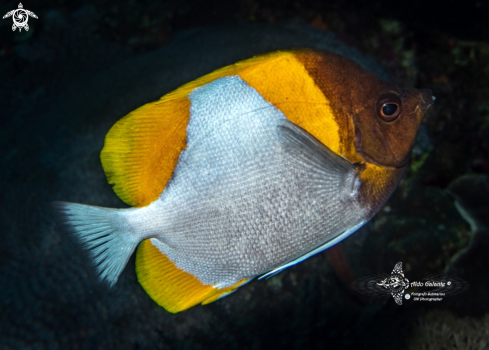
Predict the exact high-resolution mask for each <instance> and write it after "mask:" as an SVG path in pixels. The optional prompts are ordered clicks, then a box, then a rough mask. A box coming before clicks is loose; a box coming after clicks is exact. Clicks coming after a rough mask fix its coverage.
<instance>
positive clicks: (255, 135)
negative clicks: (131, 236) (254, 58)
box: [152, 77, 364, 287]
mask: <svg viewBox="0 0 489 350" xmlns="http://www.w3.org/2000/svg"><path fill="white" fill-rule="evenodd" d="M209 90H210V91H209ZM209 93H211V94H212V96H213V97H214V98H213V99H212V100H211V101H210V102H209V101H208V100H207V99H206V96H207V95H208V94H209ZM190 100H191V102H192V107H191V117H190V122H189V125H188V140H187V144H188V147H187V149H186V150H184V151H183V152H182V155H181V159H180V160H179V163H178V165H177V167H176V168H175V173H174V175H173V177H172V179H171V180H170V182H169V184H168V186H167V188H166V190H165V191H164V192H163V193H162V195H161V197H160V199H159V200H158V202H157V203H155V205H158V206H159V209H158V212H161V213H165V214H163V215H162V218H161V224H158V225H157V226H158V228H159V229H158V231H159V232H162V233H164V234H161V235H160V236H158V237H156V238H154V239H152V242H153V244H154V245H155V246H157V247H158V249H160V250H161V252H162V253H163V254H165V255H167V256H168V257H169V258H170V260H172V261H174V262H175V264H176V265H177V266H178V267H180V268H181V269H183V270H185V271H187V272H189V273H191V274H192V275H194V276H197V277H198V278H199V280H200V281H201V282H202V283H203V284H208V285H215V284H219V286H223V287H224V286H230V285H233V284H235V283H236V282H238V280H239V279H242V278H243V277H244V278H250V277H253V276H256V275H257V274H261V273H264V272H266V271H268V270H270V269H272V268H273V267H276V266H277V265H280V264H283V263H286V262H288V261H289V260H290V258H291V257H294V258H295V257H298V256H299V255H301V254H302V253H303V252H304V251H308V250H311V249H313V248H315V247H317V246H318V245H320V243H322V242H323V241H325V240H326V239H327V238H328V237H329V236H334V235H337V234H339V233H341V232H342V231H344V230H345V225H346V226H348V227H349V226H350V225H351V226H354V225H356V224H358V223H359V222H361V221H362V220H364V217H363V214H362V213H363V211H362V210H361V208H360V207H359V205H358V203H357V202H356V200H355V198H354V197H353V196H352V194H349V193H344V194H342V193H341V191H340V185H341V178H339V177H338V179H336V180H337V181H334V180H335V179H333V178H332V177H330V178H326V179H323V178H321V174H318V171H317V169H315V168H314V167H312V166H311V165H310V164H309V165H308V164H297V163H295V162H294V161H293V160H292V159H291V158H290V156H289V155H288V154H287V153H286V152H284V151H283V150H282V149H281V147H277V145H278V144H280V142H279V141H278V137H279V136H278V135H277V133H276V132H275V129H276V127H277V123H278V121H280V120H284V119H285V116H283V114H282V113H281V112H280V111H278V110H277V109H275V107H273V106H272V105H271V104H270V103H268V102H266V101H265V100H264V99H263V98H262V97H261V96H260V95H259V94H258V93H257V92H256V91H254V89H253V88H251V87H249V86H248V85H247V84H246V83H245V82H243V81H242V80H241V79H239V78H238V77H229V78H221V79H219V80H216V81H215V82H213V83H210V84H208V85H206V86H204V87H201V88H199V89H196V90H195V92H193V93H192V94H191V96H190ZM208 103H211V105H210V106H209V105H208ZM194 130H200V131H201V132H202V131H203V133H204V134H205V135H206V137H205V138H199V137H196V140H194V139H193V138H194V135H199V136H200V135H201V134H202V133H195V132H194ZM257 145H259V146H260V147H258V146H257ZM209 159H219V160H220V161H219V162H217V163H210V162H209ZM323 175H324V173H323ZM318 184H320V185H321V186H320V187H319V188H320V191H316V190H314V188H315V185H318ZM336 199H338V201H336ZM167 208H168V209H167ZM265 208H267V210H265ZM166 213H168V214H166ZM319 232H320V233H321V234H320V235H318V233H319ZM279 242H287V244H285V245H280V244H278V243H279ZM237 276H239V277H238V278H237Z"/></svg>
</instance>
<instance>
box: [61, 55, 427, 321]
mask: <svg viewBox="0 0 489 350" xmlns="http://www.w3.org/2000/svg"><path fill="white" fill-rule="evenodd" d="M433 100H434V97H433V96H432V93H431V91H430V90H416V89H403V88H401V87H399V86H397V85H395V84H393V83H391V82H388V81H386V80H383V79H380V78H379V77H377V76H376V75H374V74H372V73H370V72H369V71H367V70H365V69H363V68H362V67H361V66H360V65H358V64H357V63H355V62H354V61H352V60H350V59H348V58H345V57H342V56H339V55H336V54H333V53H328V52H322V51H315V50H296V51H279V52H273V53H269V54H264V55H260V56H257V57H254V58H251V59H248V60H245V61H241V62H238V63H236V64H233V65H230V66H227V67H224V68H222V69H219V70H217V71H214V72H212V73H210V74H208V75H205V76H203V77H201V78H199V79H197V80H195V81H192V82H190V83H188V84H186V85H183V86H182V87H180V88H178V89H177V90H175V91H173V92H171V93H169V94H167V95H165V96H163V97H162V98H161V99H160V100H158V101H155V102H151V103H148V104H145V105H143V106H142V107H140V108H138V109H136V110H134V111H132V112H131V113H129V114H128V115H126V116H125V117H123V118H122V119H120V120H119V121H118V122H116V123H115V125H114V126H113V127H112V128H111V129H110V131H109V132H108V134H107V136H106V138H105V144H104V147H103V149H102V151H101V155H100V158H101V161H102V165H103V168H104V171H105V174H106V176H107V179H108V182H109V183H110V184H112V185H113V189H114V191H115V193H116V194H117V195H118V196H119V197H120V198H121V199H122V200H123V201H124V202H125V203H127V204H129V205H130V206H132V208H127V209H110V208H102V207H96V206H89V205H84V204H75V203H67V202H55V206H56V208H57V212H58V214H59V217H60V222H61V224H62V226H64V227H65V228H66V229H67V230H68V231H70V232H71V233H72V234H73V235H74V236H75V237H76V238H77V240H78V241H79V242H80V243H81V244H82V245H83V246H84V248H85V249H86V250H87V252H88V254H89V256H90V257H91V260H92V261H93V263H94V265H95V269H96V272H97V275H98V277H99V279H100V281H102V282H105V283H107V284H108V285H109V286H112V285H114V284H115V283H116V282H117V279H118V277H119V275H120V274H121V272H122V270H123V269H124V267H125V265H126V264H127V261H128V259H129V257H130V256H131V255H132V253H133V252H134V251H135V250H136V249H137V251H136V273H137V278H138V281H139V283H140V284H141V286H142V287H143V288H144V290H145V291H146V292H147V294H148V295H149V296H150V297H151V298H152V299H153V300H154V301H155V302H156V303H158V304H159V305H160V306H162V307H164V308H165V309H166V310H167V311H169V312H172V313H177V312H180V311H183V310H186V309H188V308H190V307H192V306H195V305H197V304H208V303H211V302H213V301H215V300H217V299H219V298H221V297H223V296H226V295H228V294H230V293H231V292H233V291H234V290H236V289H237V288H238V287H240V286H243V285H244V284H246V283H247V282H249V281H251V280H252V279H254V278H256V277H259V276H261V277H265V276H270V275H273V274H275V273H278V272H280V271H282V270H283V269H285V268H287V267H289V266H292V265H294V264H297V263H299V262H301V261H303V260H304V259H307V258H308V257H310V256H312V255H314V254H316V253H318V252H321V251H323V250H325V249H327V248H328V247H331V246H333V245H335V244H336V243H338V242H340V241H341V240H343V239H345V238H346V237H348V236H349V235H350V234H352V233H353V232H355V231H356V230H358V229H359V228H360V227H361V226H362V225H364V224H365V223H366V222H367V221H368V220H369V219H371V218H372V216H373V215H374V214H375V213H376V212H377V211H378V210H379V209H380V208H381V207H382V205H383V204H384V203H385V202H386V200H387V199H388V198H389V196H390V195H391V194H392V192H393V190H394V189H395V188H396V186H397V184H398V182H399V180H400V178H401V176H402V174H403V172H404V171H405V169H406V167H407V164H408V160H409V156H410V152H411V149H412V147H413V144H414V142H415V139H416V135H417V132H418V129H419V127H420V124H421V121H422V118H423V115H424V114H425V112H426V111H427V110H428V109H429V107H430V106H431V105H432V103H433Z"/></svg>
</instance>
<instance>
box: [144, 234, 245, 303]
mask: <svg viewBox="0 0 489 350" xmlns="http://www.w3.org/2000/svg"><path fill="white" fill-rule="evenodd" d="M136 273H137V276H138V281H139V283H140V284H141V286H142V287H143V288H144V290H145V291H146V293H148V295H149V296H150V297H151V298H152V299H153V300H154V301H155V302H156V303H157V304H158V305H160V306H162V307H163V308H165V309H166V310H167V311H169V312H171V313H177V312H180V311H184V310H186V309H188V308H190V307H192V306H195V305H197V304H200V303H202V304H209V303H211V302H213V301H216V300H217V299H219V298H221V297H223V296H226V295H228V294H230V293H232V292H233V291H234V290H235V289H236V288H238V287H239V286H241V285H243V284H244V283H245V282H247V281H248V279H243V280H241V281H239V282H238V283H236V284H234V285H232V286H229V287H225V288H221V289H219V288H216V287H214V286H210V285H204V284H202V283H201V282H200V281H199V280H198V278H197V277H195V276H193V275H191V274H189V273H188V272H185V271H183V270H181V269H179V268H178V267H177V266H175V264H174V263H173V262H172V261H171V260H170V259H168V257H166V256H165V255H164V254H162V253H161V252H160V250H159V249H158V248H156V247H155V246H154V245H153V243H152V242H151V239H146V240H144V241H142V242H141V244H140V245H139V248H138V251H137V254H136Z"/></svg>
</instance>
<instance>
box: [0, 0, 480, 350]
mask: <svg viewBox="0 0 489 350" xmlns="http://www.w3.org/2000/svg"><path fill="white" fill-rule="evenodd" d="M17 5H18V3H17V2H13V1H2V2H0V14H2V15H3V14H4V13H6V12H8V11H10V10H12V9H15V8H17ZM23 5H24V8H26V9H29V10H31V11H33V12H35V13H36V14H37V15H38V17H39V19H33V18H31V19H30V20H29V25H30V27H31V29H30V30H29V31H28V32H25V31H22V32H21V33H19V32H18V31H16V32H12V30H11V25H12V21H11V19H4V20H1V21H0V107H1V108H0V122H1V123H0V188H1V192H0V193H1V195H0V349H112V348H114V349H262V348H267V349H278V348H281V349H289V348H290V349H326V348H327V349H329V348H334V349H343V348H344V349H358V348H361V349H364V348H365V349H441V348H445V349H468V348H470V349H484V348H487V347H489V331H488V330H489V316H488V313H489V301H488V300H487V298H486V295H487V290H488V287H489V273H488V266H489V254H488V253H487V252H488V251H489V249H488V248H489V229H488V227H489V222H488V221H489V220H488V218H489V200H488V196H489V178H488V176H489V79H488V77H489V43H488V38H489V24H488V23H489V21H487V15H488V14H489V10H488V9H489V4H487V3H485V2H482V1H472V2H469V1H467V2H459V1H457V2H456V1H446V2H445V3H444V4H443V5H442V4H441V3H436V5H435V4H433V5H430V4H427V3H426V2H423V1H409V2H407V1H404V2H392V1H374V2H361V3H354V2H344V1H328V2H321V1H312V0H311V1H280V2H273V1H236V2H233V3H232V4H231V2H224V1H205V2H204V1H196V0H195V1H192V0H182V1H167V2H148V1H145V2H135V1H124V2H114V1H112V2H109V1H98V2H95V1H91V2H83V1H69V2H68V1H42V0H37V1H35V0H32V1H29V2H23ZM297 47H314V48H322V49H329V50H333V51H335V52H339V53H341V54H344V55H347V56H349V57H352V58H354V59H355V60H357V61H358V62H359V63H361V64H362V65H364V66H365V67H367V68H369V69H371V70H373V71H375V72H377V73H378V74H380V75H389V76H390V77H391V78H392V79H393V80H395V81H397V82H399V83H400V84H402V85H404V86H415V87H419V88H430V89H432V90H433V92H434V95H435V96H437V101H436V104H435V105H434V107H433V108H432V110H431V111H430V112H429V113H428V115H427V116H426V117H425V121H424V124H423V127H422V130H421V133H420V137H419V138H418V142H417V144H416V147H415V149H414V150H413V157H412V162H411V165H410V168H409V170H408V172H407V173H406V175H405V177H404V179H403V181H402V182H401V184H400V186H399V188H398V190H397V191H396V192H395V194H394V195H393V197H392V198H391V200H390V201H389V202H388V204H387V205H386V207H385V208H384V209H383V210H382V211H381V212H380V213H379V214H378V215H377V216H376V217H375V218H374V219H373V220H372V221H371V222H370V223H369V224H368V225H367V226H366V227H364V228H362V229H361V230H360V231H359V232H357V233H355V234H354V235H352V236H351V237H350V238H348V239H347V240H345V241H344V242H343V243H341V244H339V245H338V246H337V247H336V248H334V249H332V250H329V251H326V252H324V253H321V254H319V255H317V256H315V257H313V258H311V259H309V260H307V261H306V262H304V263H301V264H299V265H297V266H294V267H292V268H289V269H288V270H286V271H285V272H282V273H281V274H279V275H277V276H275V277H273V278H271V279H268V280H265V281H254V282H252V283H250V284H249V285H247V286H245V287H243V288H241V289H239V290H238V291H237V292H236V293H234V294H233V295H232V296H229V297H227V298H224V299H222V300H220V301H218V302H215V303H213V304H210V305H207V306H197V307H194V308H192V309H190V310H188V311H185V312H183V313H180V314H177V315H172V314H169V313H167V312H166V311H165V310H164V309H162V308H160V307H159V306H157V305H156V304H155V303H154V302H153V301H152V300H151V299H150V298H149V297H148V296H147V295H146V294H145V292H144V291H143V290H142V288H141V287H140V286H139V284H138V283H137V279H136V275H135V271H134V258H132V259H131V260H130V261H129V264H128V267H127V268H126V269H125V271H124V272H123V274H122V276H121V278H120V280H119V282H118V283H117V285H116V286H115V288H114V289H113V290H111V291H110V292H109V293H107V292H106V291H104V290H101V288H100V287H98V285H97V283H96V281H94V280H93V279H92V278H91V275H90V269H89V268H88V267H87V261H86V260H85V258H84V257H83V255H82V253H81V252H80V250H79V249H78V248H77V247H76V246H74V245H72V244H71V243H70V242H69V241H68V240H67V239H66V237H65V236H64V235H63V234H62V233H61V232H60V231H59V230H58V229H57V228H56V226H55V224H54V223H53V220H52V214H51V212H50V208H49V203H50V202H51V201H53V200H67V201H73V202H80V203H87V204H93V205H101V206H107V207H125V204H124V203H122V202H121V201H120V200H119V199H118V198H117V197H116V195H115V194H114V193H113V191H112V189H111V188H110V186H109V185H108V184H107V182H106V179H105V175H104V173H103V170H102V167H101V165H100V161H99V152H100V150H101V148H102V146H103V140H104V136H105V134H106V133H107V131H108V130H109V128H110V127H111V126H112V125H113V123H115V121H117V120H118V119H120V118H121V117H122V116H124V115H125V114H126V113H128V112H130V111H131V110H133V109H134V108H137V107H139V106H140V105H142V104H144V103H146V102H149V101H153V100H155V99H158V98H159V97H160V96H162V95H163V94H165V93H167V92H169V91H171V90H173V89H175V88H177V87H178V86H180V85H182V84H183V83H186V82H188V81H190V80H192V79H195V78H197V77H199V76H201V75H203V74H205V73H208V72H210V71H212V70H214V69H216V68H219V67H222V66H224V65H227V64H231V63H234V62H236V61H238V60H241V59H245V58H248V57H251V56H253V55H256V54H259V53H263V52H267V51H272V50H276V49H287V48H297ZM398 261H402V262H403V268H404V272H405V274H406V277H407V278H409V280H410V281H414V280H420V279H422V278H423V277H424V276H427V275H429V274H432V273H450V274H452V275H455V276H458V277H460V278H463V279H465V280H466V281H468V282H469V283H470V287H469V289H467V290H466V291H465V292H463V293H461V294H460V295H458V296H453V297H447V298H445V299H444V300H443V301H441V302H433V303H422V302H413V301H411V302H409V301H404V303H403V305H402V306H398V305H396V304H395V303H394V301H393V300H392V298H383V299H382V298H381V299H379V298H368V297H365V296H362V295H360V294H358V293H355V292H354V291H352V288H351V283H352V281H354V280H356V279H359V278H362V277H365V276H369V275H372V274H378V273H387V274H388V273H390V271H392V268H393V266H394V265H395V264H396V263H397V262H398ZM412 291H415V290H414V289H409V290H408V292H412Z"/></svg>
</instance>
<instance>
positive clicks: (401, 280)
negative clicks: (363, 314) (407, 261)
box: [377, 262, 409, 305]
mask: <svg viewBox="0 0 489 350" xmlns="http://www.w3.org/2000/svg"><path fill="white" fill-rule="evenodd" d="M377 285H379V286H381V287H384V288H385V289H387V290H389V291H390V293H391V294H392V297H393V298H394V300H395V301H396V304H397V305H402V296H403V295H404V291H405V290H406V289H407V288H408V287H409V280H408V279H407V278H406V277H404V272H402V262H398V263H397V264H396V266H394V270H392V272H391V275H390V276H389V277H387V278H386V279H384V280H383V281H382V282H380V283H377Z"/></svg>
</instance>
